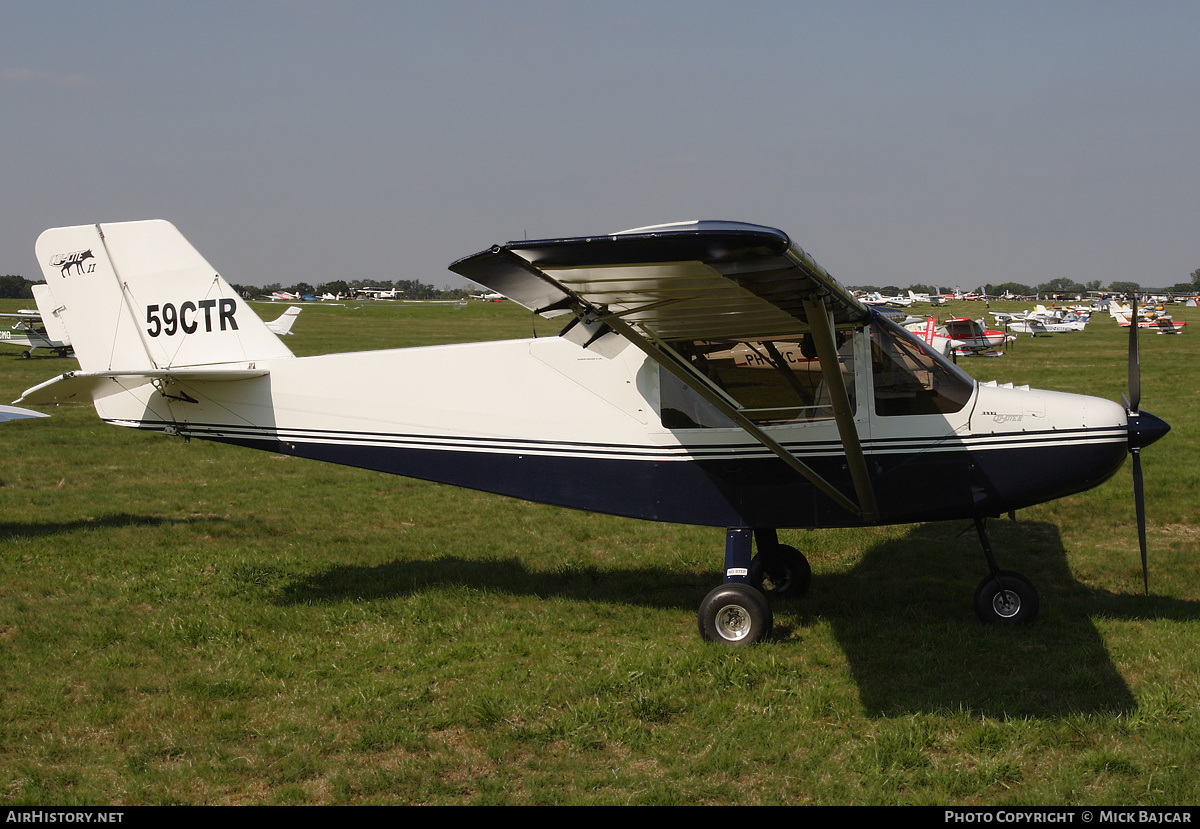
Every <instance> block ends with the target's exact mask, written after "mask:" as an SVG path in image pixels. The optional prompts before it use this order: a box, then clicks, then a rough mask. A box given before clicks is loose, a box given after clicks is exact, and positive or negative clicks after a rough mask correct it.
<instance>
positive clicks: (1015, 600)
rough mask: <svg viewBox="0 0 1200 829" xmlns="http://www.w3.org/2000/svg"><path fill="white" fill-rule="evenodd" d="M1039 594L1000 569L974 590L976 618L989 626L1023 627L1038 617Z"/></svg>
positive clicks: (1027, 582) (1022, 579)
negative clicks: (995, 574) (996, 574)
mask: <svg viewBox="0 0 1200 829" xmlns="http://www.w3.org/2000/svg"><path fill="white" fill-rule="evenodd" d="M1038 604H1039V602H1038V592H1037V589H1036V588H1035V587H1034V586H1033V582H1031V581H1030V580H1029V579H1027V578H1025V577H1024V576H1022V575H1021V574H1020V573H1013V572H1011V571H1009V570H1001V571H1000V574H999V577H995V576H985V577H984V579H983V581H981V582H979V586H978V587H977V588H975V615H976V616H978V617H979V619H980V621H983V622H986V623H987V624H990V625H1024V624H1028V623H1030V622H1032V621H1033V620H1034V619H1036V618H1037V614H1038Z"/></svg>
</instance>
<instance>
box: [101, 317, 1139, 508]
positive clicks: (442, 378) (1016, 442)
mask: <svg viewBox="0 0 1200 829" xmlns="http://www.w3.org/2000/svg"><path fill="white" fill-rule="evenodd" d="M870 347H871V344H870V339H869V338H868V336H867V335H866V334H865V333H862V334H860V335H859V338H858V340H857V344H856V348H858V349H859V352H860V354H859V356H860V363H859V364H860V365H864V364H869V360H870V357H869V350H870ZM260 368H267V369H269V375H267V376H263V377H260V378H256V379H249V380H239V381H236V382H224V383H218V382H197V383H187V382H178V383H177V384H175V385H172V386H171V387H170V388H169V389H168V394H166V395H163V394H160V393H159V391H158V390H157V389H156V388H155V387H154V386H152V385H149V384H146V385H143V386H141V387H140V388H139V389H137V390H136V392H135V393H134V394H132V395H113V396H110V397H108V398H100V399H98V400H97V403H96V405H97V409H98V411H99V412H100V414H101V416H102V417H103V418H104V419H105V420H107V421H109V422H113V423H118V424H121V425H126V426H134V427H138V428H142V429H149V430H155V431H164V432H169V433H178V434H182V435H186V436H189V437H195V438H201V439H209V440H217V441H222V442H226V443H233V444H238V445H242V446H249V447H253V448H258V449H265V450H268V451H272V452H279V453H282V454H288V455H294V456H297V457H304V458H311V459H314V460H320V461H328V462H334V463H339V464H346V465H350V466H355V467H362V468H367V469H375V470H378V471H381V472H388V473H393V474H399V475H405V476H409V477H414V478H421V479H426V480H431V481H438V482H443V483H448V484H454V485H457V486H464V487H469V488H472V489H478V490H484V491H488V492H495V493H499V494H502V495H509V496H513V497H517V498H523V499H527V500H533V501H539V502H544V503H549V504H557V505H561V506H566V507H573V508H578V509H585V510H593V511H597V512H605V513H612V514H617V515H624V516H630V517H635V518H644V519H651V520H656V521H669V522H678V523H690V524H702V525H711V526H724V527H735V526H745V527H757V526H773V527H823V526H851V525H856V524H861V523H862V519H861V518H859V517H858V516H857V515H854V514H852V513H850V512H848V511H846V510H844V509H842V508H841V507H839V506H837V505H836V504H835V503H834V502H833V501H832V500H830V499H829V498H827V497H825V496H824V495H822V494H821V493H820V492H818V490H817V489H816V488H815V487H814V486H813V485H812V484H811V483H809V482H808V481H807V480H805V479H804V478H802V477H800V476H798V475H797V474H796V473H795V472H794V471H793V470H792V469H790V468H789V467H788V466H787V465H786V464H784V463H783V462H782V461H781V460H780V459H779V458H777V457H776V456H774V455H773V454H772V453H771V452H769V451H767V450H766V449H765V448H764V447H763V446H762V445H761V444H759V443H757V442H755V441H754V440H752V439H750V438H749V437H748V436H747V435H746V434H745V433H744V432H742V430H740V429H738V428H736V427H733V426H731V425H723V424H721V423H720V422H719V418H714V419H713V420H714V422H713V423H709V424H707V425H703V426H702V425H699V424H689V426H690V428H680V427H678V426H675V427H673V428H668V427H665V426H664V425H663V417H664V400H663V397H664V394H663V388H664V382H663V379H662V375H663V372H661V371H660V369H659V367H658V366H657V365H656V364H655V363H653V362H652V361H650V360H647V359H646V358H645V356H644V355H643V354H642V353H641V352H640V351H638V350H637V349H635V348H632V347H629V348H625V349H624V350H623V351H621V352H620V353H619V354H617V355H616V356H615V357H612V358H608V357H603V356H600V355H597V354H593V353H592V352H590V351H588V350H586V349H584V348H581V347H580V346H578V345H575V344H574V343H571V342H569V341H567V340H564V339H561V338H558V337H550V338H541V339H532V340H516V341H506V342H495V343H477V344H466V345H450V346H432V347H423V348H409V349H400V350H392V351H376V352H361V353H350V354H338V355H328V356H319V357H306V358H297V359H283V360H278V361H271V362H270V363H262V364H260ZM744 371H747V372H751V373H755V376H758V375H761V374H762V372H755V370H754V369H744ZM314 378H319V380H317V379H314ZM878 381H879V378H878V377H875V376H873V375H872V373H871V372H869V371H859V372H858V373H857V374H856V375H855V379H854V385H855V386H856V389H855V398H856V399H857V400H858V405H857V407H856V412H855V421H856V424H857V426H858V428H859V430H860V433H861V434H862V435H863V447H864V451H865V454H866V458H867V461H868V465H869V467H870V471H871V474H872V480H873V483H874V485H875V487H876V492H877V498H878V501H879V506H880V513H881V516H880V517H881V520H882V521H883V522H884V523H904V522H912V521H926V520H939V519H950V518H959V517H971V516H975V515H993V514H999V513H1003V512H1005V511H1008V510H1011V509H1018V508H1022V507H1026V506H1029V505H1031V504H1035V503H1039V502H1042V501H1045V500H1048V499H1051V498H1057V497H1062V496H1064V495H1067V494H1070V493H1073V492H1077V491H1080V490H1083V489H1086V488H1089V487H1092V486H1094V485H1096V484H1097V483H1099V482H1100V481H1102V480H1104V479H1105V478H1107V477H1109V476H1110V475H1112V474H1113V473H1114V472H1115V471H1116V470H1117V469H1118V468H1119V467H1120V466H1121V463H1122V462H1123V460H1124V458H1125V454H1126V441H1127V434H1126V428H1127V427H1126V417H1125V412H1124V410H1123V409H1122V408H1121V406H1119V405H1118V404H1116V403H1113V402H1111V401H1107V400H1103V399H1099V398H1094V397H1085V396H1081V395H1073V394H1063V393H1058V392H1047V391H1037V390H1029V389H1024V388H1015V389H1014V388H1011V387H999V386H995V385H994V384H992V385H978V384H972V388H970V389H969V390H968V392H967V394H966V397H967V399H966V402H965V403H964V404H963V405H962V406H961V408H959V409H958V410H957V411H953V412H949V413H929V414H908V415H897V414H895V411H894V406H895V404H894V402H892V401H891V400H890V399H889V398H881V397H880V396H879V395H877V394H876V393H875V391H874V389H873V388H872V384H873V383H875V382H878ZM666 385H667V386H669V385H670V384H669V380H668V381H667V384H666ZM180 391H182V392H184V393H182V394H180V393H179V392H180ZM672 393H674V394H678V393H679V391H678V390H675V391H673V392H672ZM686 393H687V392H686V391H684V394H686ZM192 401H195V402H192ZM701 405H702V404H701ZM889 407H892V409H891V410H890V413H888V412H889ZM764 428H765V430H766V431H768V432H769V433H770V434H771V436H772V437H774V438H775V439H776V440H778V441H779V442H780V443H782V444H783V445H784V446H785V447H787V448H788V449H789V451H791V452H793V453H794V454H795V455H796V456H797V457H798V458H800V459H801V460H802V461H803V462H804V463H806V464H808V465H810V466H811V467H812V468H814V469H815V470H817V472H818V473H820V474H821V475H822V476H823V477H825V478H826V479H827V480H828V481H830V482H831V483H833V485H834V486H835V487H837V488H838V489H839V490H841V491H843V492H844V493H845V494H847V495H848V496H850V495H852V494H853V486H852V482H851V480H850V477H849V473H848V472H847V470H846V468H845V467H846V464H845V454H844V451H843V449H842V445H841V441H840V439H839V436H838V431H837V427H836V425H835V423H834V422H833V420H831V419H813V420H799V421H795V422H791V423H781V424H779V425H765V426H764Z"/></svg>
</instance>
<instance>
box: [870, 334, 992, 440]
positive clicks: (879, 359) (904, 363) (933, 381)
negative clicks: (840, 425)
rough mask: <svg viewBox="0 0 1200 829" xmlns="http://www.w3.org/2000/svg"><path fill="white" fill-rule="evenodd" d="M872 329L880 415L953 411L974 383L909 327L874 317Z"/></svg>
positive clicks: (872, 371) (873, 364)
mask: <svg viewBox="0 0 1200 829" xmlns="http://www.w3.org/2000/svg"><path fill="white" fill-rule="evenodd" d="M871 325H872V333H871V376H872V381H873V384H874V387H875V413H876V414H878V415H880V416H882V417H900V416H904V415H919V414H949V413H951V412H957V411H959V410H960V409H962V407H963V406H965V405H966V404H967V401H968V400H970V399H971V392H972V391H973V390H974V388H975V381H974V380H972V379H971V377H970V376H969V375H968V374H966V373H965V372H964V371H963V370H962V369H960V368H959V367H958V366H956V365H954V364H953V363H951V362H950V361H949V360H947V359H946V358H945V357H942V356H941V355H940V354H937V353H935V352H934V351H933V350H932V349H931V348H929V346H928V345H926V344H925V343H924V342H922V341H921V340H919V339H917V338H916V337H914V336H913V335H912V334H910V333H909V332H908V331H905V330H904V329H903V328H900V327H899V326H898V325H896V324H895V323H892V322H890V321H888V320H886V319H882V318H876V319H875V320H874V321H873V322H872V323H871Z"/></svg>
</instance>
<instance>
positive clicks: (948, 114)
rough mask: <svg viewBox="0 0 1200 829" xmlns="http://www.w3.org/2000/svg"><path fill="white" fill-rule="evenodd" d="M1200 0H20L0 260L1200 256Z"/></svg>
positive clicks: (1134, 274) (299, 272)
mask: <svg viewBox="0 0 1200 829" xmlns="http://www.w3.org/2000/svg"><path fill="white" fill-rule="evenodd" d="M1197 43H1200V4H1198V3H1194V2H1139V3H1132V2H1128V3H1127V2H1103V1H1102V0H1093V1H1092V2H1071V1H1069V0H1063V1H1062V2H1054V0H1042V1H1041V2H1028V3H1027V2H1019V0H1017V1H1015V2H986V3H985V2H837V3H833V2H822V3H805V2H791V3H783V2H754V1H753V0H750V2H742V3H738V4H731V3H716V2H711V3H710V2H686V3H685V2H653V1H652V0H642V2H619V1H618V0H610V1H609V2H603V3H601V2H551V0H512V2H505V0H496V2H455V1H454V0H446V1H445V2H411V3H406V2H354V0H341V1H340V2H335V1H334V0H329V1H328V2H300V0H242V2H221V1H220V0H208V1H207V2H204V3H180V2H125V1H124V0H112V1H111V2H56V0H41V2H37V3H25V2H8V0H0V47H2V48H0V273H18V274H22V275H24V276H27V277H29V278H40V271H39V268H38V265H37V263H36V261H35V258H34V253H33V244H34V240H35V239H36V238H37V235H38V234H39V233H40V232H41V231H42V230H44V229H46V228H48V227H55V226H62V225H72V224H82V223H93V222H109V221H124V220H130V219H145V218H162V219H167V220H169V221H171V222H173V223H174V224H175V225H176V226H177V227H178V228H179V229H180V230H181V231H182V232H183V234H184V235H185V236H187V237H188V238H189V239H190V240H191V242H192V243H193V244H194V245H195V246H196V247H197V248H198V249H199V250H200V252H201V253H202V254H204V255H205V257H206V258H208V260H209V261H210V262H211V263H212V264H213V265H214V266H215V267H216V268H217V269H218V270H219V271H220V272H221V273H222V274H223V275H224V276H225V277H226V278H227V279H229V280H230V281H233V282H239V283H247V284H259V285H261V284H266V283H271V282H280V283H282V284H284V285H290V284H294V283H296V282H300V281H305V282H310V283H312V284H319V283H321V282H325V281H328V280H331V279H339V278H341V279H347V280H353V279H378V280H380V281H384V280H387V281H391V280H395V279H417V280H420V281H422V282H432V283H434V284H437V285H459V284H462V282H461V280H459V279H458V278H457V277H455V276H454V275H453V274H450V273H449V272H448V271H447V270H446V266H447V265H448V264H449V263H450V262H451V261H453V260H455V259H458V258H460V257H462V256H465V255H467V254H470V253H474V252H475V251H478V250H481V249H483V248H486V247H488V246H490V245H492V244H494V243H497V242H504V241H508V240H510V239H519V238H525V237H528V238H545V237H554V236H573V235H586V234H594V233H605V232H611V231H616V230H621V229H624V228H629V227H637V226H641V225H647V224H655V223H659V222H670V221H681V220H687V219H732V220H738V221H748V222H757V223H760V224H767V225H772V226H775V227H779V228H782V229H783V230H784V231H786V232H787V233H788V234H789V235H791V236H792V238H793V239H795V240H796V241H797V242H798V243H799V244H800V245H802V246H803V247H804V248H805V249H807V250H810V251H811V252H812V253H813V254H814V255H815V256H816V257H817V258H818V259H819V260H820V261H821V263H822V264H823V265H824V266H825V267H826V268H827V269H828V270H830V271H831V272H832V273H833V274H834V275H835V276H836V277H838V278H839V279H840V280H841V281H842V282H844V283H846V284H868V283H869V284H878V285H887V284H893V285H900V286H904V285H908V284H911V283H928V284H937V285H940V286H950V287H953V286H955V285H958V286H961V287H963V288H973V287H976V286H978V285H980V284H983V283H992V284H998V283H1001V282H1007V281H1015V282H1022V283H1026V284H1037V283H1039V282H1046V281H1049V280H1050V279H1054V278H1057V277H1066V278H1069V279H1072V280H1076V281H1080V282H1088V281H1091V280H1093V279H1099V280H1101V282H1102V283H1103V284H1108V283H1109V282H1111V281H1114V280H1132V281H1136V282H1139V283H1141V284H1143V285H1147V286H1161V285H1170V284H1173V283H1176V282H1182V281H1186V280H1188V278H1189V274H1190V273H1191V271H1193V270H1195V269H1197V268H1200V48H1197Z"/></svg>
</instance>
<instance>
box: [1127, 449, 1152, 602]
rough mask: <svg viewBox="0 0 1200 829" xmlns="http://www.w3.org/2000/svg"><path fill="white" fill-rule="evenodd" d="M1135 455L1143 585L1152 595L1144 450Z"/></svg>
mask: <svg viewBox="0 0 1200 829" xmlns="http://www.w3.org/2000/svg"><path fill="white" fill-rule="evenodd" d="M1130 454H1132V455H1133V504H1134V507H1135V508H1136V510H1137V524H1138V546H1139V547H1141V550H1142V586H1143V587H1144V588H1145V590H1146V595H1150V575H1149V571H1148V569H1147V567H1146V499H1145V497H1144V495H1143V492H1142V451H1141V450H1140V449H1135V450H1133V452H1131V453H1130Z"/></svg>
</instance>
